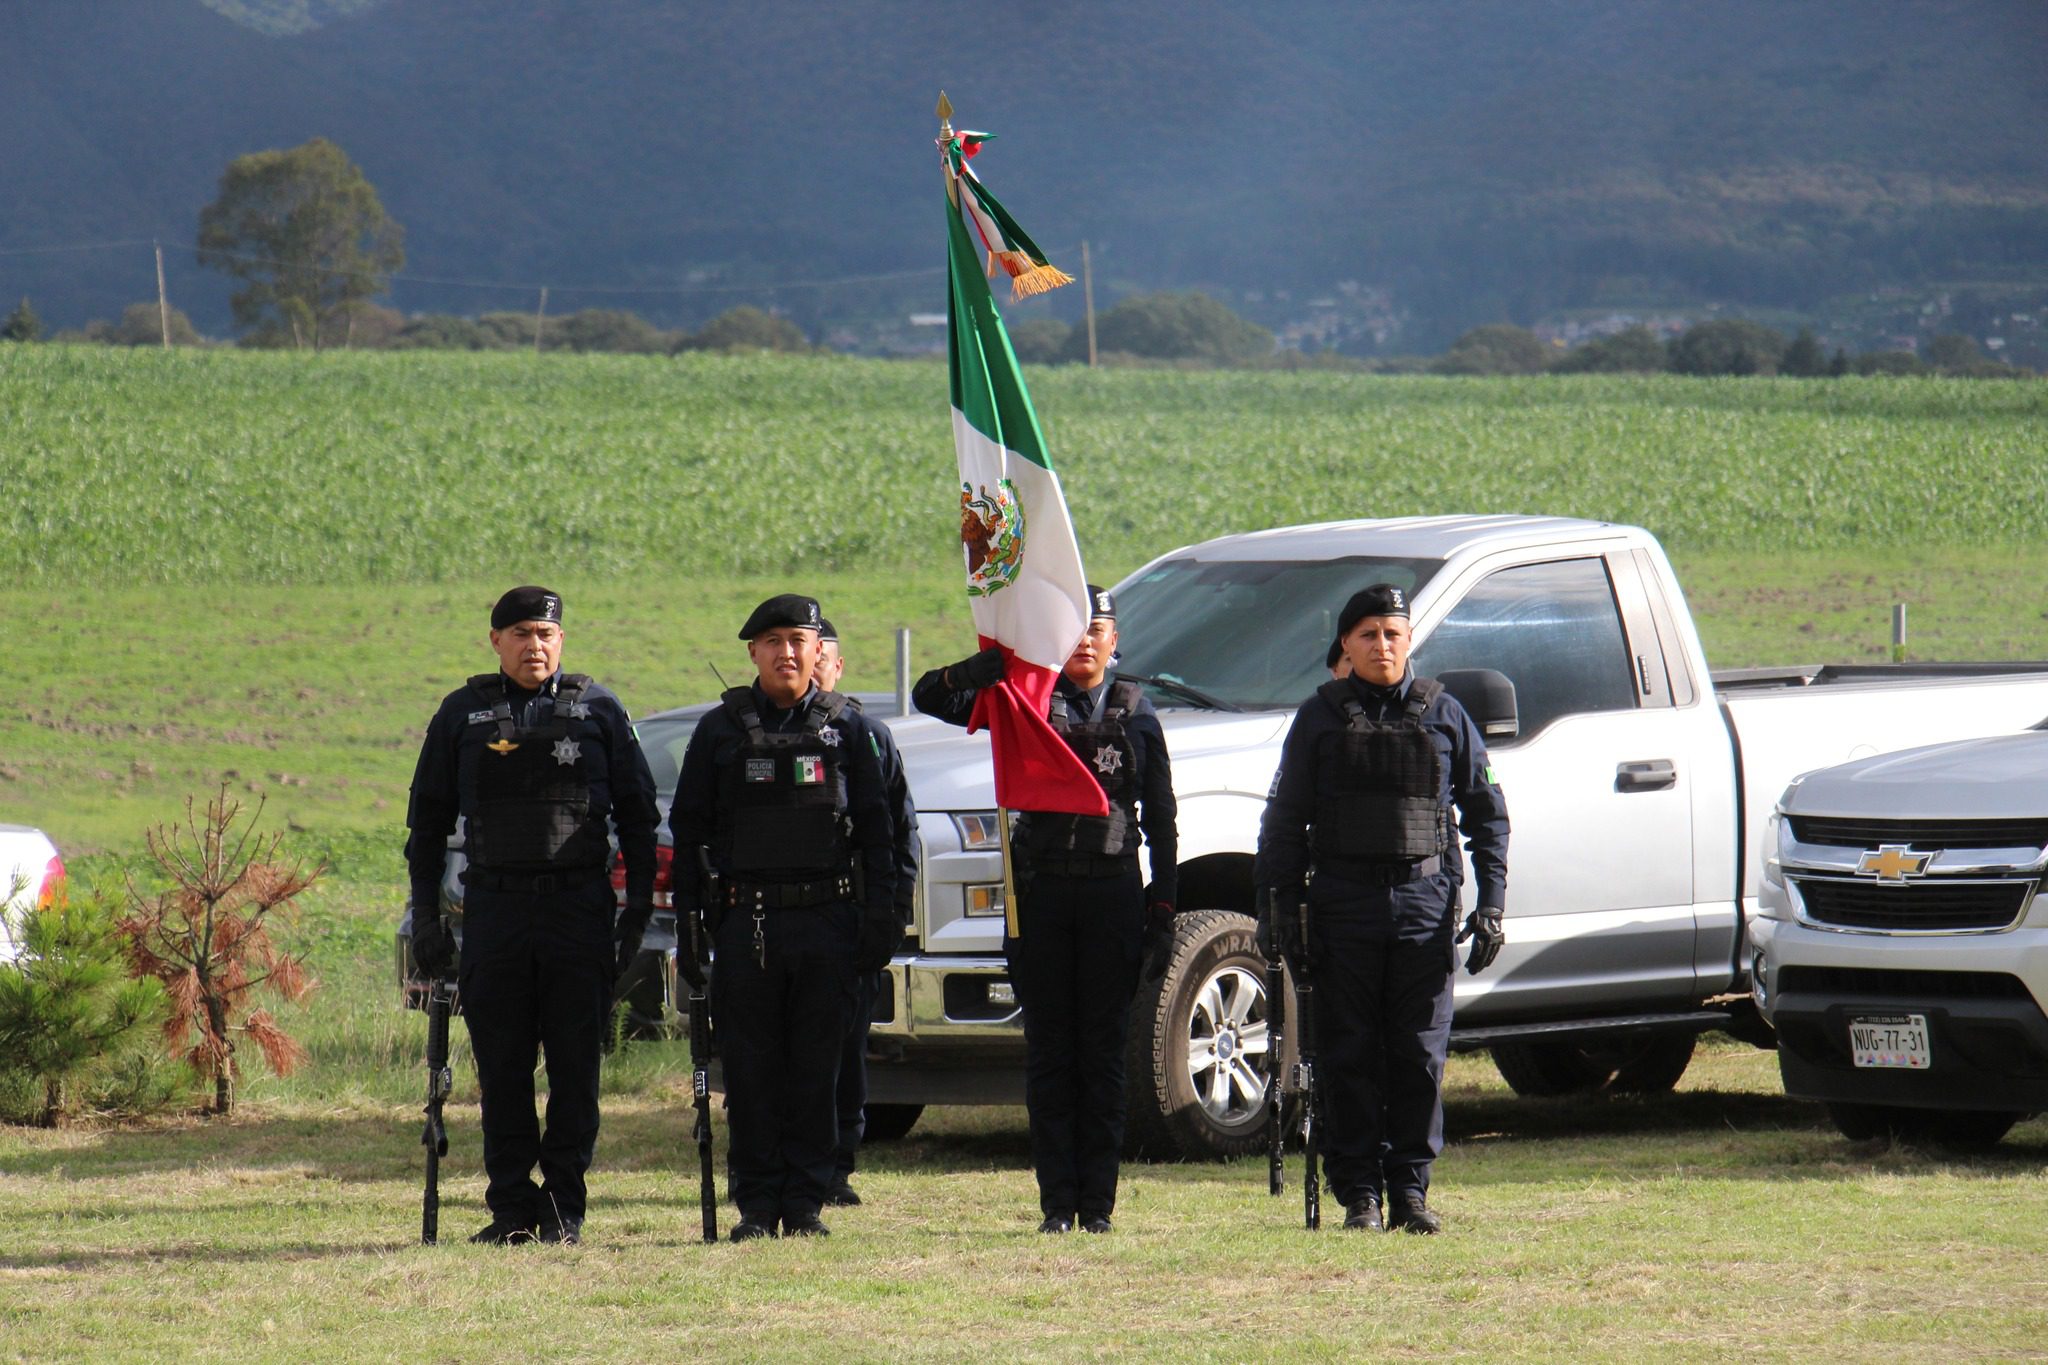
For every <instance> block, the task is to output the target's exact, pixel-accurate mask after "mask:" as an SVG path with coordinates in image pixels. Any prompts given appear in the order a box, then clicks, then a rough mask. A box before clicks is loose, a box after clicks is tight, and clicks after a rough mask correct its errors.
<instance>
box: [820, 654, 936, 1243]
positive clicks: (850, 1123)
mask: <svg viewBox="0 0 2048 1365" xmlns="http://www.w3.org/2000/svg"><path fill="white" fill-rule="evenodd" d="M845 674H846V655H845V654H844V652H843V651H842V650H841V647H840V642H839V628H838V627H837V626H834V625H833V624H832V622H831V621H830V620H829V619H827V618H824V617H820V618H819V623H818V667H817V671H816V672H815V673H813V674H812V675H811V676H812V679H813V681H815V682H816V683H817V685H818V688H819V690H820V691H824V692H833V691H837V690H838V688H839V680H840V679H841V678H842V677H844V676H845ZM846 702H847V705H849V706H851V707H853V708H854V709H855V710H859V709H860V699H859V698H858V697H854V696H851V695H849V696H848V697H847V699H846ZM872 733H873V734H874V737H875V739H876V741H877V742H878V743H879V744H880V746H881V754H880V758H881V763H882V783H883V785H884V786H885V787H886V788H888V792H889V821H890V824H891V825H893V826H894V828H895V850H896V918H897V922H898V923H899V924H907V923H909V921H910V912H911V906H912V904H913V903H914V901H915V899H916V896H917V854H918V843H917V806H916V805H915V804H914V803H913V802H912V801H911V799H910V779H909V778H908V777H907V776H906V775H905V774H904V771H903V753H902V751H901V750H899V749H898V748H897V747H896V738H895V736H894V735H892V734H890V733H889V727H888V726H886V725H876V726H874V727H873V730H872ZM890 951H891V953H892V954H893V953H894V951H895V949H894V945H892V946H891V949H890ZM888 980H889V974H888V972H887V971H883V970H878V971H873V972H863V973H861V974H860V976H859V979H858V980H857V981H856V982H855V983H854V1007H853V1019H852V1021H851V1023H850V1025H849V1026H848V1028H847V1030H846V1047H845V1050H844V1051H843V1052H841V1053H840V1056H839V1145H838V1147H837V1149H836V1150H835V1153H834V1158H835V1164H836V1169H835V1174H836V1175H837V1181H836V1183H835V1184H834V1185H833V1186H832V1192H831V1194H829V1195H827V1196H826V1199H825V1202H826V1203H828V1204H837V1205H842V1206H851V1205H855V1204H858V1203H860V1195H859V1194H858V1193H857V1192H855V1190H854V1188H853V1172H854V1170H855V1168H856V1167H857V1166H858V1165H859V1157H860V1142H861V1139H862V1138H863V1137H864V1136H866V1134H867V1105H868V1025H869V1023H870V1022H871V1021H872V1020H873V1018H874V1015H875V1001H876V999H877V998H879V996H880V995H881V993H882V991H883V990H884V989H885V988H886V987H887V984H888Z"/></svg>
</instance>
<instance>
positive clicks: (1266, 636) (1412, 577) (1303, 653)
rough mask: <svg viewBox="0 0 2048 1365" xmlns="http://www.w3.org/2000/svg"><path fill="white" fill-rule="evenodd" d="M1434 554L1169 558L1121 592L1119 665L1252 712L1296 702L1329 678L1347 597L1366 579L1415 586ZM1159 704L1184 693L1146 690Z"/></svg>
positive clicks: (1184, 700) (1431, 569) (1431, 567)
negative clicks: (1329, 658)
mask: <svg viewBox="0 0 2048 1365" xmlns="http://www.w3.org/2000/svg"><path fill="white" fill-rule="evenodd" d="M1439 567H1440V565H1439V562H1438V561H1436V560H1433V559H1370V558H1346V559H1322V560H1315V561H1312V562H1304V561H1300V560H1295V561H1284V560H1283V561H1269V560H1244V559H1221V560H1201V559H1170V560H1167V561H1166V562H1165V563H1163V564H1155V565H1153V566H1152V567H1151V568H1149V569H1147V570H1145V571H1144V572H1143V573H1142V574H1141V575H1139V576H1138V577H1137V578H1133V579H1130V580H1128V581H1126V582H1124V583H1123V584H1122V585H1120V586H1119V587H1118V588H1117V590H1116V614H1117V630H1118V635H1119V636H1120V639H1119V641H1118V645H1117V649H1118V652H1119V654H1120V656H1121V657H1120V658H1119V659H1118V661H1117V672H1119V673H1124V674H1133V673H1135V674H1141V675H1144V676H1147V677H1154V678H1161V679H1165V680H1168V681H1170V682H1179V683H1184V684H1185V685H1186V686H1187V687H1190V688H1193V689H1195V690H1196V691H1197V692H1199V693H1205V694H1207V695H1208V696H1211V697H1214V698H1216V699H1217V700H1219V701H1222V702H1226V703H1228V704H1230V705H1232V706H1237V707H1243V708H1245V709H1247V710H1261V709H1266V710H1270V709H1281V708H1285V709H1288V710H1292V709H1293V708H1294V707H1296V706H1299V705H1300V704H1301V703H1302V702H1303V701H1304V700H1306V699H1307V697H1308V695H1309V693H1311V692H1313V691H1315V689H1316V687H1317V686H1318V685H1319V684H1321V683H1325V682H1328V681H1329V678H1330V674H1329V672H1328V670H1326V669H1325V668H1324V667H1323V657H1324V655H1325V653H1326V652H1327V651H1328V650H1329V648H1330V641H1331V640H1332V639H1334V638H1335V637H1336V634H1337V615H1338V613H1339V612H1341V611H1342V610H1343V609H1344V602H1345V600H1346V599H1347V598H1349V597H1350V596H1351V594H1352V593H1354V592H1357V591H1358V590H1359V589H1360V588H1362V587H1365V586H1366V585H1367V584H1368V583H1392V584H1394V585H1395V586H1396V587H1400V588H1406V589H1408V590H1409V592H1410V593H1411V594H1412V593H1413V592H1414V591H1415V590H1416V589H1418V588H1420V587H1421V586H1422V585H1423V584H1424V583H1426V582H1428V581H1429V577H1430V575H1431V574H1433V573H1435V572H1436V570H1437V569H1438V568H1439ZM1148 690H1149V691H1150V693H1151V696H1152V701H1153V703H1154V704H1155V705H1158V706H1178V707H1191V706H1193V705H1195V703H1194V702H1193V701H1192V700H1191V699H1190V698H1189V697H1188V696H1187V695H1185V694H1184V693H1177V692H1176V691H1174V690H1171V689H1167V688H1159V687H1154V688H1150V689H1148Z"/></svg>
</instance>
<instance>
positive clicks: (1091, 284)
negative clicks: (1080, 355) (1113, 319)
mask: <svg viewBox="0 0 2048 1365" xmlns="http://www.w3.org/2000/svg"><path fill="white" fill-rule="evenodd" d="M1081 308H1082V311H1083V312H1085V313H1086V314H1087V315H1088V368H1089V369H1091V370H1092V369H1094V368H1095V269H1094V267H1093V266H1092V265H1090V264H1089V261H1088V239H1087V238H1085V237H1084V238H1082V239H1081Z"/></svg>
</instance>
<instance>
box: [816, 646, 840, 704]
mask: <svg viewBox="0 0 2048 1365" xmlns="http://www.w3.org/2000/svg"><path fill="white" fill-rule="evenodd" d="M845 676H846V659H845V658H844V656H842V655H841V654H840V653H839V642H838V641H837V640H820V641H819V642H818V671H817V672H815V673H813V674H811V681H812V682H815V683H816V684H817V685H818V687H819V689H820V690H821V691H825V692H830V691H831V690H832V689H833V688H835V687H837V686H839V680H840V679H841V678H843V677H845Z"/></svg>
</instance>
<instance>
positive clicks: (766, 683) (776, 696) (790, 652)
mask: <svg viewBox="0 0 2048 1365" xmlns="http://www.w3.org/2000/svg"><path fill="white" fill-rule="evenodd" d="M747 654H748V656H749V657H751V658H752V659H753V661H754V671H755V672H756V673H758V674H759V675H760V677H761V690H762V691H763V692H765V693H767V694H768V700H770V701H772V702H774V703H775V704H776V705H778V706H788V705H790V704H791V703H793V702H795V701H796V700H797V699H798V698H800V697H802V696H803V694H804V691H805V689H807V688H808V687H809V686H810V685H811V671H812V670H813V669H815V668H816V667H817V666H818V632H817V631H815V630H805V629H804V628H803V627H802V626H777V627H775V629H773V630H767V631H763V632H762V633H761V634H759V635H756V636H755V637H754V638H753V639H751V640H749V641H748V642H747Z"/></svg>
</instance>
